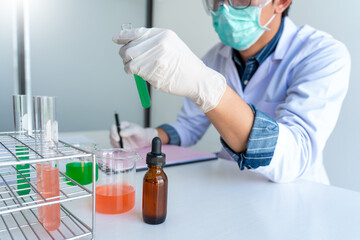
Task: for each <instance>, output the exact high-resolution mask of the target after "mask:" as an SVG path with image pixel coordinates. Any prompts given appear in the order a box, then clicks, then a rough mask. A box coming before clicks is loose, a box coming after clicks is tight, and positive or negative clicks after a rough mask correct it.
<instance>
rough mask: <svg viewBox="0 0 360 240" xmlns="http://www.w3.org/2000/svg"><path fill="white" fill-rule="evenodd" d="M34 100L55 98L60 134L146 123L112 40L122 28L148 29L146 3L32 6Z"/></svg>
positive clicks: (113, 0) (63, 1)
mask: <svg viewBox="0 0 360 240" xmlns="http://www.w3.org/2000/svg"><path fill="white" fill-rule="evenodd" d="M30 5H31V8H30V16H31V17H30V28H31V29H30V31H31V32H30V35H31V37H30V40H31V69H32V90H33V94H34V95H54V96H57V100H58V101H57V113H58V114H57V118H58V120H59V131H60V132H63V131H89V130H105V129H108V128H109V127H110V125H111V124H113V123H114V121H115V120H114V111H115V110H116V111H118V112H119V114H120V118H121V119H127V120H129V121H133V122H136V123H139V124H142V123H143V110H142V107H141V104H140V101H139V97H138V94H137V90H136V85H135V82H134V79H133V77H132V76H130V75H127V74H125V72H124V70H123V63H122V60H121V58H120V56H119V55H118V50H119V48H120V46H118V45H116V44H114V43H113V42H112V41H111V39H112V36H113V35H115V34H116V33H117V32H119V31H120V29H121V24H122V23H128V22H131V23H132V24H133V26H134V27H139V26H144V25H145V16H146V15H145V14H146V0H121V1H118V0H106V1H97V0H76V1H74V0H52V1H48V0H32V1H31V4H30Z"/></svg>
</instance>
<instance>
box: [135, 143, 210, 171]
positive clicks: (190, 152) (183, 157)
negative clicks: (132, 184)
mask: <svg viewBox="0 0 360 240" xmlns="http://www.w3.org/2000/svg"><path fill="white" fill-rule="evenodd" d="M136 151H137V152H138V153H139V154H140V156H141V159H140V160H138V161H137V162H136V170H137V171H141V170H146V169H147V168H148V167H147V164H146V154H147V153H148V152H151V147H145V148H139V149H136ZM161 151H162V152H163V153H165V154H166V164H165V167H167V166H174V165H180V164H187V163H194V162H202V161H208V160H215V159H217V156H216V154H215V153H206V152H201V151H198V150H194V149H191V148H185V147H179V146H174V145H162V149H161Z"/></svg>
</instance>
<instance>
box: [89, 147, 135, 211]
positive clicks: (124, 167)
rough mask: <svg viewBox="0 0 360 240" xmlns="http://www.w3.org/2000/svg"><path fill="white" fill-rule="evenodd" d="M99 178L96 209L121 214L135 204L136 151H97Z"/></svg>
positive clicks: (118, 149)
mask: <svg viewBox="0 0 360 240" xmlns="http://www.w3.org/2000/svg"><path fill="white" fill-rule="evenodd" d="M95 155H96V158H97V164H98V168H99V180H98V182H97V183H96V211H97V212H99V213H104V214H119V213H124V212H127V211H130V210H131V209H133V208H134V206H135V173H136V161H137V160H139V159H140V158H141V157H140V155H139V154H138V153H137V152H135V151H129V150H124V149H120V148H117V149H105V150H100V151H98V152H96V154H95Z"/></svg>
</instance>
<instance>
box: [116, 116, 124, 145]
mask: <svg viewBox="0 0 360 240" xmlns="http://www.w3.org/2000/svg"><path fill="white" fill-rule="evenodd" d="M115 122H116V127H117V131H118V133H119V137H120V140H119V144H120V148H124V145H123V141H122V138H121V135H120V130H121V129H120V121H119V115H118V114H117V112H115Z"/></svg>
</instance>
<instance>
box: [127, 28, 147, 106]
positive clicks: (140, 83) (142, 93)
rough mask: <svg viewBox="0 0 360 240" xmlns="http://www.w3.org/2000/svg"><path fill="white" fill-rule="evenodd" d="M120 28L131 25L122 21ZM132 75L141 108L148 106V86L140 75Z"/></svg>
mask: <svg viewBox="0 0 360 240" xmlns="http://www.w3.org/2000/svg"><path fill="white" fill-rule="evenodd" d="M121 29H122V30H125V29H132V25H131V23H124V24H122V25H121ZM134 77H135V82H136V87H137V90H138V93H139V97H140V101H141V105H142V106H143V108H148V107H150V106H151V101H150V95H149V91H148V87H147V85H146V81H145V80H144V79H142V77H140V76H138V75H136V74H134Z"/></svg>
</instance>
